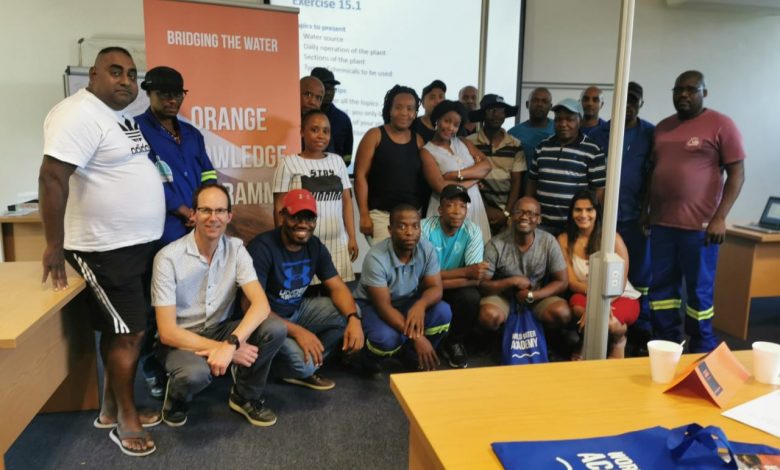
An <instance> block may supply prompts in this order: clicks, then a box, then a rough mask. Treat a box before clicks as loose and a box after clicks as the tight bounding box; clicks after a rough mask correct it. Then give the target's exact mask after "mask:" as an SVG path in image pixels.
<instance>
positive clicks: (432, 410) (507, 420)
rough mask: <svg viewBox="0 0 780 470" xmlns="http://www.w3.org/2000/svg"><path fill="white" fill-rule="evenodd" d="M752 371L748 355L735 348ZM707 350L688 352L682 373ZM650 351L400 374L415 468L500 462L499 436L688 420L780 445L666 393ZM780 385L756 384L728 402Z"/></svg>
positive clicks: (603, 430) (703, 405)
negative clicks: (654, 376)
mask: <svg viewBox="0 0 780 470" xmlns="http://www.w3.org/2000/svg"><path fill="white" fill-rule="evenodd" d="M735 354H736V356H737V357H738V358H739V360H740V362H742V364H743V365H745V366H746V367H747V368H748V369H749V370H750V369H751V368H752V352H751V351H739V352H736V353H735ZM700 356H701V355H696V354H689V355H685V356H683V358H682V360H681V365H680V366H679V368H678V371H680V370H682V366H683V365H687V364H690V363H691V362H692V361H693V360H695V359H696V358H698V357H700ZM648 360H649V359H648V358H646V357H643V358H635V359H623V360H601V361H582V362H558V363H551V364H539V365H529V366H504V367H483V368H477V369H461V370H448V371H438V372H425V373H419V372H418V373H408V374H394V375H392V376H391V377H390V388H391V389H392V390H393V393H394V394H395V396H396V398H397V399H398V401H399V402H400V404H401V407H402V408H403V410H404V413H406V416H407V417H408V418H409V468H410V469H426V470H433V469H442V468H446V469H461V468H462V469H469V470H474V469H500V468H502V467H501V463H500V462H499V460H498V458H497V457H496V456H495V454H494V453H493V450H492V449H491V448H490V444H491V443H492V442H496V441H522V440H550V439H574V438H584V437H596V436H607V435H612V434H620V433H624V432H628V431H634V430H637V429H642V428H648V427H652V426H659V425H660V426H666V427H669V428H672V427H677V426H682V425H684V424H688V423H691V422H698V423H699V424H702V425H715V426H719V427H721V428H722V429H723V430H724V431H725V432H726V435H727V436H728V437H729V438H730V439H733V440H736V441H746V442H757V443H764V444H769V445H772V446H775V447H780V439H777V438H775V437H773V436H771V435H770V434H767V433H764V432H762V431H759V430H757V429H753V428H750V427H748V426H746V425H744V424H742V423H739V422H737V421H733V420H731V419H729V418H726V417H723V416H721V415H720V413H721V411H722V410H721V409H720V408H718V407H717V406H715V405H714V404H713V403H712V402H710V401H708V400H707V399H704V398H694V397H682V396H679V395H673V394H668V393H661V392H662V390H663V389H664V388H665V385H659V384H654V383H653V382H652V381H651V380H650V365H649V363H648ZM775 388H777V387H773V386H771V385H764V384H759V383H757V382H754V381H753V379H750V381H749V382H748V383H747V384H746V385H745V386H744V387H742V388H741V389H740V392H739V394H738V395H737V397H736V398H735V399H734V401H733V403H731V404H729V405H730V406H728V407H729V408H730V407H731V406H736V405H737V404H740V403H743V402H745V401H748V400H750V399H753V398H756V397H758V396H760V395H763V394H765V393H768V392H770V391H772V390H774V389H775Z"/></svg>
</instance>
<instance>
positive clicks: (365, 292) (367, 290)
mask: <svg viewBox="0 0 780 470" xmlns="http://www.w3.org/2000/svg"><path fill="white" fill-rule="evenodd" d="M388 229H389V231H390V238H389V239H386V240H384V241H381V242H379V243H377V244H376V245H374V246H372V247H371V250H370V251H369V252H368V254H367V255H366V258H365V260H364V261H363V273H362V274H361V277H360V282H359V283H358V286H357V289H355V299H356V300H357V303H358V306H359V307H360V309H361V311H362V312H363V331H364V333H365V335H366V349H367V350H368V351H369V353H371V354H373V355H374V356H379V357H389V356H393V355H395V354H396V353H397V352H399V351H400V350H401V348H402V347H403V346H404V345H407V344H409V343H411V348H407V349H406V351H404V354H405V357H406V358H408V359H416V365H417V368H419V369H426V370H432V369H435V368H436V366H438V365H439V358H438V356H437V355H436V346H437V345H438V344H439V342H440V341H441V339H442V338H443V337H444V335H445V334H446V333H447V331H448V330H449V328H450V320H451V319H452V311H451V310H450V306H449V305H448V304H447V303H446V302H442V301H441V296H442V281H441V274H440V269H439V260H438V258H437V256H436V251H435V250H434V249H433V245H431V243H430V242H429V241H428V240H425V239H421V238H420V235H421V233H422V232H421V229H420V214H419V213H418V212H417V209H415V208H414V207H413V206H411V205H408V204H399V205H398V206H396V207H394V208H393V210H391V211H390V226H389V227H388Z"/></svg>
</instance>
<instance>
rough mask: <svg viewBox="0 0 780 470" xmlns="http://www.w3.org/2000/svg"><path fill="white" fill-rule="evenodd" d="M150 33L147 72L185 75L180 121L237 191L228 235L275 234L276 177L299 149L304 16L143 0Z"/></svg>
mask: <svg viewBox="0 0 780 470" xmlns="http://www.w3.org/2000/svg"><path fill="white" fill-rule="evenodd" d="M144 28H145V33H146V63H147V67H148V68H149V69H151V68H152V67H157V66H160V65H165V66H168V67H173V68H175V69H176V70H178V71H179V72H181V74H182V75H183V76H184V88H186V89H187V90H189V92H188V94H187V97H186V99H185V100H184V103H183V105H182V108H181V111H180V118H182V119H184V120H185V121H187V122H189V123H191V124H192V125H194V126H195V127H197V128H198V129H200V131H201V132H202V133H203V135H204V138H205V141H206V150H207V152H208V154H209V157H210V158H211V162H212V163H213V165H214V168H215V169H216V170H217V173H218V177H219V181H220V182H221V183H223V184H225V185H226V186H227V187H228V189H229V190H230V192H231V198H232V201H233V204H234V217H233V222H232V224H231V228H229V233H230V234H231V235H235V236H238V237H241V238H242V239H244V241H248V240H250V239H251V238H252V237H254V236H255V235H256V234H258V233H260V232H263V231H265V230H268V229H270V228H272V227H273V192H272V186H271V183H272V181H271V180H272V178H273V173H274V169H275V168H276V165H277V163H278V162H279V159H280V157H281V156H282V155H288V154H294V153H297V152H298V151H299V150H300V145H301V138H300V132H299V129H300V91H299V85H298V79H299V76H298V63H299V61H298V14H297V13H294V12H285V11H274V10H271V9H260V8H250V7H236V6H224V5H208V4H202V3H187V2H181V1H169V0H144Z"/></svg>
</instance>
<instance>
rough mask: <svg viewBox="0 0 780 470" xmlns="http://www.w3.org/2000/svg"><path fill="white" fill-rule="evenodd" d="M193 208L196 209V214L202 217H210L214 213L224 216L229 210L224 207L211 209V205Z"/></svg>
mask: <svg viewBox="0 0 780 470" xmlns="http://www.w3.org/2000/svg"><path fill="white" fill-rule="evenodd" d="M195 210H197V211H198V214H200V215H202V216H204V217H211V216H212V215H215V214H216V216H217V217H225V216H226V215H227V214H228V213H229V212H230V211H229V210H228V209H225V208H224V207H219V208H217V209H212V208H211V207H198V208H197V209H195Z"/></svg>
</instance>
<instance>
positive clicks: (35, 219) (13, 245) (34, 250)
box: [0, 212, 46, 261]
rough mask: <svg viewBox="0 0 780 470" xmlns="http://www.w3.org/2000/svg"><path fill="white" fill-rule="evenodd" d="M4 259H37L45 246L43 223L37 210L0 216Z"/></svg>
mask: <svg viewBox="0 0 780 470" xmlns="http://www.w3.org/2000/svg"><path fill="white" fill-rule="evenodd" d="M0 230H2V234H3V256H4V259H5V261H38V260H40V259H41V256H42V255H43V249H44V248H46V238H45V237H44V234H43V223H42V222H41V216H40V214H39V213H38V212H33V213H32V214H27V215H22V216H16V217H8V216H4V217H0Z"/></svg>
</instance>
